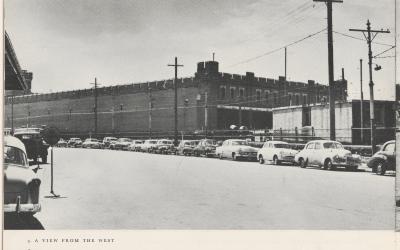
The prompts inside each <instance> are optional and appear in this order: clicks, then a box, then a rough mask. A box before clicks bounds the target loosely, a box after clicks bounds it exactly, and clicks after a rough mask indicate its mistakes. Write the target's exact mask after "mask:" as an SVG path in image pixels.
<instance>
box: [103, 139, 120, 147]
mask: <svg viewBox="0 0 400 250" xmlns="http://www.w3.org/2000/svg"><path fill="white" fill-rule="evenodd" d="M117 140H118V139H117V138H115V137H104V138H103V148H110V144H111V142H115V141H117Z"/></svg>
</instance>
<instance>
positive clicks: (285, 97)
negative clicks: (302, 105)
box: [283, 47, 290, 105]
mask: <svg viewBox="0 0 400 250" xmlns="http://www.w3.org/2000/svg"><path fill="white" fill-rule="evenodd" d="M286 71H287V48H286V47H285V82H284V83H283V96H284V100H287V99H288V97H287V88H286V83H287V74H286V73H287V72H286ZM283 103H285V104H286V101H284V102H283ZM289 105H290V104H289Z"/></svg>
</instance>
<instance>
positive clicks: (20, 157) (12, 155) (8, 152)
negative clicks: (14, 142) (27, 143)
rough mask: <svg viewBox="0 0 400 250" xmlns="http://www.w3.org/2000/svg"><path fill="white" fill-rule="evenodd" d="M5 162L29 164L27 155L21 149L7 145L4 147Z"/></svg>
mask: <svg viewBox="0 0 400 250" xmlns="http://www.w3.org/2000/svg"><path fill="white" fill-rule="evenodd" d="M4 163H10V164H17V165H23V166H25V165H26V164H27V159H26V155H25V153H24V151H22V150H21V149H19V148H16V147H11V146H7V145H6V146H5V147H4Z"/></svg>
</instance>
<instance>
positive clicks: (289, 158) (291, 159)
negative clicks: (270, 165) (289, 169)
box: [279, 156, 296, 163]
mask: <svg viewBox="0 0 400 250" xmlns="http://www.w3.org/2000/svg"><path fill="white" fill-rule="evenodd" d="M279 160H280V161H283V162H292V163H294V162H296V161H295V159H294V156H281V157H280V159H279Z"/></svg>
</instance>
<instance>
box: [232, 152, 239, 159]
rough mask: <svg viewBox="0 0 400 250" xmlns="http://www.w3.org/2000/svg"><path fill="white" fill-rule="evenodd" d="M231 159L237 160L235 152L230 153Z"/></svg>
mask: <svg viewBox="0 0 400 250" xmlns="http://www.w3.org/2000/svg"><path fill="white" fill-rule="evenodd" d="M232 159H233V160H234V161H237V160H238V159H237V156H236V154H235V153H232Z"/></svg>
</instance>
